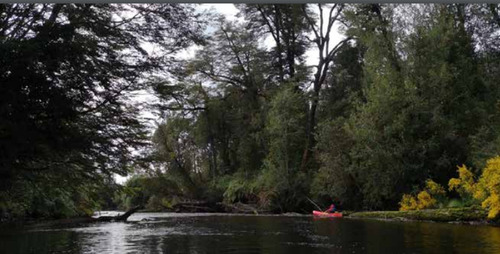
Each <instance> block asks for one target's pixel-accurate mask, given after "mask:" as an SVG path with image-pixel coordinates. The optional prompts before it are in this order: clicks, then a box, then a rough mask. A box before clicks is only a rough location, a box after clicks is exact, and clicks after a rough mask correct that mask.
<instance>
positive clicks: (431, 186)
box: [425, 179, 446, 196]
mask: <svg viewBox="0 0 500 254" xmlns="http://www.w3.org/2000/svg"><path fill="white" fill-rule="evenodd" d="M425 189H426V190H427V191H428V192H429V193H430V194H431V195H433V196H444V195H445V194H446V192H445V191H444V188H443V186H441V185H439V184H438V183H436V182H434V181H432V180H431V179H428V180H427V181H425Z"/></svg>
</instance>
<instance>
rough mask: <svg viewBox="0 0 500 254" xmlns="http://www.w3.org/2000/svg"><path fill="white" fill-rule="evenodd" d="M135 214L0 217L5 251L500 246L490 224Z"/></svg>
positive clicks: (497, 249) (494, 249)
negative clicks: (27, 219) (40, 220)
mask: <svg viewBox="0 0 500 254" xmlns="http://www.w3.org/2000/svg"><path fill="white" fill-rule="evenodd" d="M143 219H152V220H150V221H145V220H143ZM129 221H131V222H127V223H123V222H116V223H115V222H113V223H90V224H89V223H87V224H56V225H54V224H47V223H45V224H40V225H30V226H13V225H0V253H287V254H289V253H307V254H312V253H500V228H498V227H491V226H471V225H457V224H444V223H428V222H390V221H378V220H361V219H347V218H343V219H313V218H312V216H239V215H208V214H167V213H155V214H145V213H139V214H135V215H133V216H132V217H130V218H129Z"/></svg>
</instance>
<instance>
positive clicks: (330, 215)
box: [313, 211, 342, 217]
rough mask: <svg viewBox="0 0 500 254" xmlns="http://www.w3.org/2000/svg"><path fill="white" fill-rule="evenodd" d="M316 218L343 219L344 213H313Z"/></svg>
mask: <svg viewBox="0 0 500 254" xmlns="http://www.w3.org/2000/svg"><path fill="white" fill-rule="evenodd" d="M313 215H314V216H319V217H342V213H338V212H334V213H325V212H322V211H313Z"/></svg>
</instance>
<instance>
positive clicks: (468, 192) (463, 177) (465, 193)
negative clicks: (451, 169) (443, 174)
mask: <svg viewBox="0 0 500 254" xmlns="http://www.w3.org/2000/svg"><path fill="white" fill-rule="evenodd" d="M457 171H458V178H451V179H450V181H449V182H448V189H449V190H450V191H452V190H455V191H457V192H458V193H459V194H460V196H461V197H462V198H470V197H472V196H474V193H475V192H476V189H477V184H476V182H475V181H474V174H472V172H470V171H469V170H468V169H467V167H466V166H465V165H462V166H461V167H458V170H457Z"/></svg>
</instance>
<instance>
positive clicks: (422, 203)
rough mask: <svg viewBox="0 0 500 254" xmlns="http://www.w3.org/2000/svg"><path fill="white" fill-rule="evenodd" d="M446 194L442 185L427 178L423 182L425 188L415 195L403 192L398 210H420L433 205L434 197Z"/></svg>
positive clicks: (435, 202) (434, 203) (434, 202)
mask: <svg viewBox="0 0 500 254" xmlns="http://www.w3.org/2000/svg"><path fill="white" fill-rule="evenodd" d="M445 194H446V192H445V190H444V188H443V186H441V185H439V184H438V183H436V182H434V181H432V180H430V179H428V180H427V181H426V182H425V189H424V190H422V191H421V192H420V193H418V195H417V197H416V198H415V197H413V196H412V195H409V194H404V195H403V198H402V199H401V202H399V205H400V208H399V210H400V211H409V210H421V209H427V208H432V207H435V205H436V204H437V200H436V198H435V197H444V195H445Z"/></svg>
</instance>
